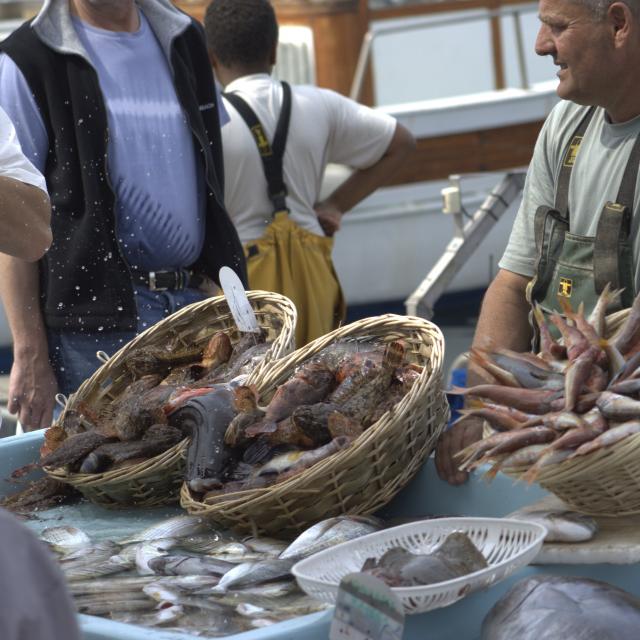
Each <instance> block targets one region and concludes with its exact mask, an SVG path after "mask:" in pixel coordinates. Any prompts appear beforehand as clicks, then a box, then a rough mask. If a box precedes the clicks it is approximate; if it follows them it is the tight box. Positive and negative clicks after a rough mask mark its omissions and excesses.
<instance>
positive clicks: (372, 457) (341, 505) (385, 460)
mask: <svg viewBox="0 0 640 640" xmlns="http://www.w3.org/2000/svg"><path fill="white" fill-rule="evenodd" d="M342 339H354V340H361V341H378V342H390V341H393V340H397V339H401V340H403V341H404V342H405V343H406V346H407V356H408V358H409V360H410V361H411V362H414V363H416V364H419V365H421V366H422V367H423V371H422V373H421V374H420V376H419V378H418V379H417V380H416V382H415V383H414V385H413V386H412V388H411V390H410V391H409V393H407V395H406V396H405V397H404V398H403V399H402V400H401V401H400V402H399V403H398V404H397V405H396V406H395V407H394V408H393V409H392V410H391V411H388V412H387V413H385V414H384V415H383V416H382V418H380V420H378V421H377V422H376V423H375V424H373V425H371V426H370V427H369V428H368V429H367V430H366V431H365V432H364V433H363V434H362V435H361V436H359V437H358V438H357V440H356V441H355V442H353V443H352V444H351V445H350V446H349V447H347V448H346V449H344V450H342V451H340V452H338V453H336V454H334V455H332V456H330V457H329V458H326V459H325V460H323V461H321V462H318V463H316V464H315V465H313V466H312V467H310V468H309V469H306V470H305V471H303V472H302V473H300V474H298V475H296V476H293V477H292V478H290V479H288V480H286V481H283V482H280V483H277V484H275V485H272V486H270V487H266V488H261V489H251V490H246V491H240V492H236V493H230V494H228V495H226V496H223V497H222V499H221V500H220V501H217V502H216V503H215V504H204V503H202V502H198V501H197V500H196V499H194V497H193V495H192V493H191V491H190V490H189V488H188V486H187V485H186V483H184V484H183V486H182V489H181V492H180V503H181V505H182V506H183V507H184V508H185V509H186V510H187V511H188V512H189V513H192V514H202V515H204V516H207V517H210V518H212V519H214V520H215V521H216V522H217V523H219V524H220V525H222V526H228V527H230V528H234V529H236V530H238V531H253V532H255V531H259V532H263V533H267V534H282V533H285V532H286V533H293V532H295V531H300V530H302V529H304V528H306V527H308V526H309V525H311V524H313V523H315V522H317V521H319V520H321V519H323V518H328V517H331V516H335V515H338V514H341V513H351V514H369V513H372V512H374V511H376V510H377V509H379V508H380V507H382V506H383V505H385V504H386V503H387V502H388V501H389V500H391V498H392V497H393V496H394V495H395V494H396V493H397V492H398V491H399V490H400V489H401V488H402V487H403V486H404V485H405V484H406V483H407V482H408V481H409V479H410V478H411V477H412V476H413V475H414V473H415V472H416V471H417V470H418V468H419V467H420V466H421V465H422V463H423V462H424V460H425V458H426V457H427V456H428V455H429V454H430V453H431V451H432V450H433V448H434V446H435V443H436V440H437V439H438V437H439V435H440V433H441V432H442V430H443V429H444V426H445V424H446V422H447V418H448V413H449V410H448V405H447V402H446V398H445V395H444V393H443V388H442V363H443V356H444V338H443V336H442V333H441V332H440V330H439V329H438V327H436V326H435V325H434V324H432V323H430V322H428V321H426V320H422V319H420V318H413V317H407V316H397V315H391V314H388V315H383V316H379V317H375V318H368V319H365V320H360V321H357V322H354V323H352V324H350V325H347V326H344V327H342V328H340V329H336V330H335V331H332V332H331V333H328V334H327V335H325V336H322V337H320V338H318V339H316V340H314V341H313V342H311V343H309V344H308V345H306V346H305V347H303V348H301V349H298V350H297V351H295V352H293V353H292V354H290V355H289V356H287V357H286V358H284V359H282V360H280V361H278V362H276V363H274V364H272V365H271V366H270V367H268V369H266V370H265V371H264V372H263V373H262V374H261V376H260V378H259V380H257V388H258V392H259V393H260V397H261V400H262V401H267V400H268V399H269V398H270V397H271V395H272V394H273V393H274V391H275V389H276V388H277V386H278V385H279V384H282V383H283V382H284V381H285V380H286V379H287V378H288V377H289V376H290V375H291V374H292V373H293V371H294V370H295V369H296V367H298V366H299V365H300V364H301V363H302V362H304V361H305V360H307V359H308V358H310V357H311V356H313V355H315V354H317V353H318V352H319V351H321V350H322V349H323V348H324V347H326V346H328V345H330V344H332V343H333V342H336V341H338V340H342Z"/></svg>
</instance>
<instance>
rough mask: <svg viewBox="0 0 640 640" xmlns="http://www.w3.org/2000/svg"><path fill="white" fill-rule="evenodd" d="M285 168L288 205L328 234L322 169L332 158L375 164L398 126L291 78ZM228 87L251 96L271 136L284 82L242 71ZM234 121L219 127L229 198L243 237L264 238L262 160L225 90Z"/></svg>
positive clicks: (311, 227)
mask: <svg viewBox="0 0 640 640" xmlns="http://www.w3.org/2000/svg"><path fill="white" fill-rule="evenodd" d="M291 89H292V105H291V120H290V124H289V135H288V137H287V146H286V148H285V154H284V162H283V165H284V166H283V171H284V182H285V184H286V185H287V189H288V192H289V194H288V196H287V206H288V207H289V211H290V215H291V218H292V220H293V221H294V222H296V224H298V225H299V226H300V227H302V228H304V229H307V230H308V231H311V232H312V233H315V234H317V235H323V232H322V229H321V228H320V224H319V223H318V219H317V217H316V214H315V211H314V205H315V204H316V203H317V201H318V198H319V194H320V186H321V183H322V176H323V174H324V170H325V167H326V166H327V164H328V163H329V162H333V163H337V164H344V165H347V166H349V167H352V168H354V169H366V168H368V167H370V166H371V165H373V164H375V163H376V162H377V161H378V160H379V159H380V158H381V157H382V156H383V155H384V153H385V151H386V150H387V148H388V146H389V143H390V142H391V138H392V137H393V133H394V131H395V127H396V121H395V119H394V118H392V117H391V116H389V115H387V114H384V113H379V112H377V111H375V110H373V109H370V108H368V107H365V106H363V105H361V104H358V103H357V102H354V101H352V100H349V99H348V98H345V97H344V96H341V95H339V94H337V93H335V92H333V91H330V90H328V89H320V88H318V87H311V86H294V87H291ZM225 91H226V92H227V93H232V92H233V93H237V94H238V95H239V96H240V97H241V98H243V99H244V100H245V101H246V102H248V103H249V105H250V106H251V108H252V109H253V110H254V111H255V113H256V115H257V116H258V120H259V121H260V122H261V123H262V126H263V127H264V129H265V132H266V134H267V137H268V138H269V141H270V142H273V136H274V133H275V129H276V125H277V121H278V116H279V115H280V105H281V104H282V86H281V85H280V83H279V82H278V81H275V80H273V79H272V78H271V76H269V75H267V74H256V75H250V76H245V77H243V78H238V79H237V80H234V81H233V82H232V83H230V84H229V85H228V86H227V87H226V89H225ZM223 101H224V106H225V108H226V110H227V113H228V114H229V117H230V121H229V122H228V123H227V124H226V125H225V126H224V127H222V148H223V153H224V174H225V205H226V207H227V211H228V212H229V215H230V216H231V219H232V220H233V223H234V224H235V226H236V229H237V231H238V235H239V236H240V241H241V242H242V243H243V244H244V243H246V242H249V241H251V240H256V239H258V238H260V237H261V236H262V235H263V234H264V231H265V228H266V226H267V225H268V224H269V222H270V221H271V213H272V211H273V206H272V204H271V201H270V200H269V196H268V193H267V181H266V179H265V177H264V170H263V168H262V160H261V159H260V156H259V154H258V149H257V146H256V143H255V140H254V138H253V136H252V135H251V132H250V131H249V128H248V127H247V125H246V123H245V122H244V120H243V119H242V118H241V117H240V115H239V114H238V112H237V111H236V110H235V109H234V107H233V106H232V105H231V104H230V103H229V102H228V101H227V100H225V99H224V98H223Z"/></svg>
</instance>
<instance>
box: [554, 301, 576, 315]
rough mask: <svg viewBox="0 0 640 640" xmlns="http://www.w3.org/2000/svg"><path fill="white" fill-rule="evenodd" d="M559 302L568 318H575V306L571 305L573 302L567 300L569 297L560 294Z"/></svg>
mask: <svg viewBox="0 0 640 640" xmlns="http://www.w3.org/2000/svg"><path fill="white" fill-rule="evenodd" d="M558 304H559V305H560V308H561V309H562V313H564V315H565V316H567V318H570V319H571V320H573V318H574V316H575V315H576V314H575V312H574V311H573V307H572V306H571V303H570V302H569V300H567V298H565V297H563V296H558Z"/></svg>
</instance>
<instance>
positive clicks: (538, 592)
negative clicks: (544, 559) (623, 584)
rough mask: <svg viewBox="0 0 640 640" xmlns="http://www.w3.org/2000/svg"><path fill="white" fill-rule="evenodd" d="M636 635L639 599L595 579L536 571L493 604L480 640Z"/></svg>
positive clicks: (592, 639) (629, 639) (608, 639)
mask: <svg viewBox="0 0 640 640" xmlns="http://www.w3.org/2000/svg"><path fill="white" fill-rule="evenodd" d="M639 634H640V599H639V598H637V597H635V596H633V595H631V594H630V593H627V592H626V591H623V590H622V589H618V588H617V587H614V586H612V585H610V584H607V583H606V582H600V581H598V580H588V579H585V578H572V577H565V576H551V575H537V576H532V577H530V578H525V579H524V580H520V581H519V582H518V583H516V584H515V585H514V586H513V587H512V588H511V589H510V590H509V591H508V592H507V593H506V594H505V595H504V596H503V597H502V598H500V600H498V602H496V604H495V605H494V607H493V608H492V609H491V611H490V612H489V614H488V615H487V616H486V618H485V619H484V621H483V623H482V636H481V640H514V639H515V638H517V639H518V640H558V638H562V639H563V640H634V639H635V638H638V636H639Z"/></svg>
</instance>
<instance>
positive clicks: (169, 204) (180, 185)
mask: <svg viewBox="0 0 640 640" xmlns="http://www.w3.org/2000/svg"><path fill="white" fill-rule="evenodd" d="M139 15H140V28H139V29H138V31H136V32H135V33H126V32H114V31H108V30H104V29H98V28H96V27H93V26H90V25H88V24H86V23H84V22H82V21H81V20H79V19H78V18H76V17H74V18H73V24H74V27H75V29H76V31H77V33H78V37H79V39H80V41H81V42H82V45H83V46H84V48H85V49H86V51H87V54H88V56H89V59H90V60H91V62H92V64H93V66H94V67H95V69H96V71H97V74H98V79H99V82H100V87H101V89H102V93H103V95H104V99H105V103H106V107H107V118H108V126H109V148H108V153H109V157H108V169H109V180H110V183H111V186H112V188H113V190H114V192H115V194H116V221H117V222H116V224H117V226H116V230H117V235H118V239H119V242H120V246H121V249H122V251H123V254H124V256H125V258H126V259H127V261H128V262H129V264H131V265H133V266H136V267H140V268H142V269H145V270H158V269H176V268H179V267H185V266H188V265H190V264H192V263H193V262H194V261H195V260H196V258H197V257H198V255H199V254H200V251H201V249H202V243H203V239H204V215H205V207H206V201H205V179H204V168H203V166H202V164H201V163H200V162H199V161H198V158H197V155H196V150H195V145H194V140H193V136H192V134H191V130H190V128H189V125H188V123H187V121H186V116H185V114H184V113H183V111H182V108H181V106H180V103H179V101H178V98H177V95H176V92H175V88H174V84H173V79H172V76H171V69H170V67H169V63H168V61H167V59H166V57H165V56H164V53H163V51H162V49H161V47H160V44H159V43H158V41H157V39H156V37H155V35H154V33H153V31H152V29H151V27H150V25H149V23H148V22H147V20H146V18H145V17H144V16H143V14H142V13H141V12H140V14H139ZM217 99H218V103H219V104H220V99H219V96H217ZM0 106H2V107H3V108H4V109H5V110H6V111H7V113H8V114H9V116H10V118H11V119H12V120H13V122H14V124H15V127H16V130H17V133H18V138H19V140H20V143H21V145H22V148H23V151H24V153H25V155H26V156H27V157H28V158H29V159H30V160H31V161H32V162H33V164H34V165H35V166H36V167H37V168H38V169H40V171H42V172H44V169H45V163H46V157H47V149H48V146H49V140H48V136H47V131H46V128H45V126H44V123H43V121H42V117H41V115H40V112H39V110H38V107H37V105H36V103H35V100H34V98H33V95H32V93H31V91H30V89H29V86H28V84H27V82H26V80H25V79H24V76H23V75H22V73H21V72H20V70H19V69H18V68H17V67H16V65H15V63H14V62H13V61H12V60H11V59H10V58H9V57H8V56H7V55H5V54H2V56H0ZM219 113H220V115H221V119H222V118H224V121H226V120H227V119H228V116H226V112H225V111H224V110H223V109H220V110H219ZM81 125H82V123H81V122H78V126H81Z"/></svg>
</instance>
